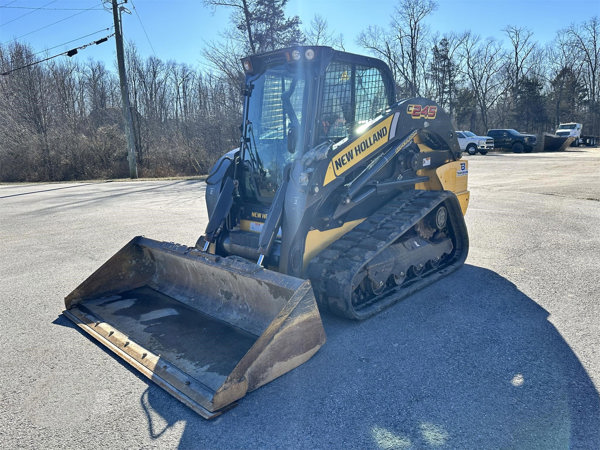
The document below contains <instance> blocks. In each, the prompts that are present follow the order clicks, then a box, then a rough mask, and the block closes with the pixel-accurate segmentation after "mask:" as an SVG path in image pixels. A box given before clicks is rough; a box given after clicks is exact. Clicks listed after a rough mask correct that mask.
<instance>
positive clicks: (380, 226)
mask: <svg viewBox="0 0 600 450" xmlns="http://www.w3.org/2000/svg"><path fill="white" fill-rule="evenodd" d="M450 195H451V194H449V193H447V192H444V191H421V190H413V191H408V192H406V193H402V194H400V195H398V196H397V197H395V198H394V199H392V200H391V201H389V202H388V203H387V204H386V205H384V206H383V207H382V208H381V209H379V210H378V211H376V212H375V213H374V214H372V215H371V216H369V217H368V218H367V219H366V220H365V221H364V222H362V223H361V224H360V225H358V226H356V227H355V228H354V229H352V230H351V231H349V232H348V233H346V234H345V235H344V236H342V237H341V238H340V239H338V240H337V241H335V242H334V243H332V244H331V245H330V246H329V247H327V249H325V250H324V251H322V252H321V253H319V254H318V255H317V256H316V257H315V258H313V260H312V261H311V262H310V264H309V267H308V276H309V278H310V280H311V283H312V286H313V290H314V291H315V295H316V298H317V301H318V302H319V305H320V306H325V307H327V308H328V309H329V310H331V311H332V312H334V313H336V314H338V315H342V316H345V317H349V318H353V319H362V318H366V317H369V316H370V315H373V314H375V313H376V312H378V310H379V309H382V308H375V310H374V311H372V313H368V314H366V315H365V316H364V317H359V316H356V314H355V313H354V311H348V310H347V306H342V304H343V303H345V299H349V298H351V296H352V293H353V291H354V289H355V288H356V286H355V285H354V280H355V278H356V277H357V275H358V274H359V273H360V272H361V270H362V269H363V268H364V266H365V265H366V264H367V263H368V262H369V261H370V260H371V259H373V258H374V257H375V256H376V255H377V254H378V253H380V252H381V251H382V250H383V249H385V248H386V247H387V246H389V245H391V244H393V243H394V242H395V241H397V240H398V239H399V238H400V237H401V236H402V235H403V234H404V233H406V232H407V231H408V230H410V229H411V228H412V227H413V226H414V225H415V224H416V223H417V222H418V221H420V220H421V219H422V218H423V217H424V216H425V215H427V214H428V213H429V212H430V211H431V210H432V209H433V208H435V207H436V206H437V205H438V204H440V203H442V202H443V201H444V200H446V198H448V197H449V196H450ZM400 289H402V288H400ZM386 295H388V293H384V294H382V297H385V296H386ZM403 296H404V295H399V296H397V297H398V299H399V298H402V297H403ZM340 303H341V304H340ZM371 303H375V304H376V303H378V302H377V301H375V302H371ZM389 304H390V302H386V306H387V305H389Z"/></svg>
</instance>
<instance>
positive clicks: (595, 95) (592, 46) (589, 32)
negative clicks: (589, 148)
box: [567, 16, 600, 132]
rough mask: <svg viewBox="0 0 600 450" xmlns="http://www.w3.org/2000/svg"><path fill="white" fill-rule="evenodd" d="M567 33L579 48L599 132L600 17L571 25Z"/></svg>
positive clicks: (591, 109)
mask: <svg viewBox="0 0 600 450" xmlns="http://www.w3.org/2000/svg"><path fill="white" fill-rule="evenodd" d="M567 35H568V36H569V38H570V43H571V45H572V46H573V47H574V48H575V49H576V50H577V58H578V59H580V60H581V61H582V69H583V72H584V82H585V85H586V88H587V91H588V100H589V106H590V114H591V116H592V128H593V131H594V132H597V131H599V130H600V98H599V93H600V19H599V18H598V16H594V17H592V18H591V19H590V20H588V21H586V22H584V23H583V24H581V25H578V26H577V25H571V26H570V27H569V28H568V29H567Z"/></svg>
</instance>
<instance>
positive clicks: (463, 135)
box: [456, 131, 494, 155]
mask: <svg viewBox="0 0 600 450" xmlns="http://www.w3.org/2000/svg"><path fill="white" fill-rule="evenodd" d="M456 137H457V138H458V145H459V146H460V149H461V150H462V151H463V152H464V151H466V152H467V153H468V154H469V155H475V154H477V152H479V153H481V154H482V155H485V154H486V153H487V152H488V151H490V150H493V149H494V139H492V138H491V137H489V136H477V135H476V134H475V133H473V132H472V131H457V132H456Z"/></svg>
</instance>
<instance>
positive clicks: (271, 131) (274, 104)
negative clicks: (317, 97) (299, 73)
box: [259, 75, 304, 140]
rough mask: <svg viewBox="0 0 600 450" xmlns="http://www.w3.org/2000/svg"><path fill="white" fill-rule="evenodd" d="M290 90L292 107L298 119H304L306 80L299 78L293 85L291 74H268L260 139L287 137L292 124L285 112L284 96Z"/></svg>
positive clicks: (281, 138)
mask: <svg viewBox="0 0 600 450" xmlns="http://www.w3.org/2000/svg"><path fill="white" fill-rule="evenodd" d="M291 89H293V90H291ZM290 90H291V92H289V94H290V103H291V105H292V109H293V110H294V112H295V114H296V116H297V118H298V121H302V98H303V96H304V80H298V81H297V82H296V84H295V85H292V78H291V77H290V76H278V75H267V77H266V79H265V87H264V97H263V105H262V112H261V117H260V123H261V126H262V129H261V130H260V135H259V139H278V140H283V139H285V137H286V134H287V130H288V128H289V125H290V124H289V117H288V116H287V115H286V114H285V112H284V107H283V100H282V96H283V95H284V93H286V92H288V91H290Z"/></svg>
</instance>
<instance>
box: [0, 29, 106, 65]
mask: <svg viewBox="0 0 600 450" xmlns="http://www.w3.org/2000/svg"><path fill="white" fill-rule="evenodd" d="M114 35H115V33H112V34H109V35H108V36H105V37H103V38H101V39H98V40H97V41H92V42H89V43H87V44H84V45H81V46H79V47H76V48H72V49H71V50H67V51H65V52H62V53H58V54H56V55H54V56H49V57H47V58H44V59H40V60H38V61H34V62H31V63H29V64H25V65H24V66H20V67H16V68H14V69H11V70H8V71H6V72H3V73H0V75H2V76H6V75H10V74H11V73H13V72H16V71H17V70H22V69H26V68H27V67H31V66H35V65H36V64H41V63H43V62H46V61H50V60H51V59H54V58H58V57H59V56H63V55H67V56H69V57H71V56H74V55H76V54H77V52H78V51H79V50H83V49H84V48H87V47H89V46H90V45H99V44H102V43H103V42H106V41H108V39H110V38H111V37H113V36H114Z"/></svg>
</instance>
